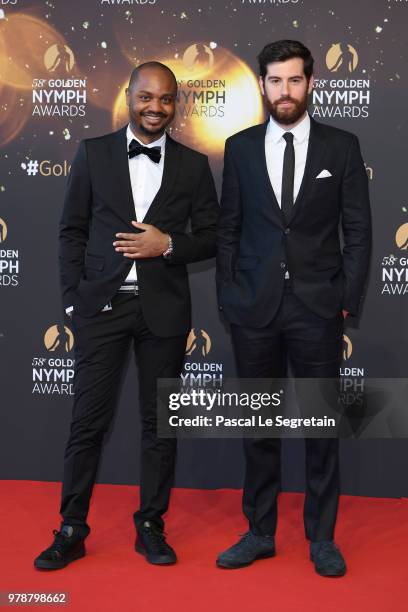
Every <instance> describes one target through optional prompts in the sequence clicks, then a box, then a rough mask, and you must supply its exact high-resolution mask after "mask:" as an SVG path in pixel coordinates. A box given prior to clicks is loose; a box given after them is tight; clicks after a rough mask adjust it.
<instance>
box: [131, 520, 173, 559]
mask: <svg viewBox="0 0 408 612" xmlns="http://www.w3.org/2000/svg"><path fill="white" fill-rule="evenodd" d="M135 550H136V552H138V553H140V554H141V555H143V556H144V557H146V560H147V561H148V562H149V563H152V564H153V565H172V564H173V563H176V561H177V557H176V553H175V552H174V550H173V549H172V547H171V546H169V545H168V544H167V542H166V538H165V536H164V533H163V531H162V530H161V529H159V527H157V526H156V525H154V524H153V523H150V522H149V521H145V522H144V523H143V524H142V525H141V526H140V527H138V528H137V538H136V543H135Z"/></svg>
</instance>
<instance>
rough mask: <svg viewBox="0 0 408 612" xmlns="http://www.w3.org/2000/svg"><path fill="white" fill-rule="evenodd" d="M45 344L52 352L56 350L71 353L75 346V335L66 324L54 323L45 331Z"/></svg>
mask: <svg viewBox="0 0 408 612" xmlns="http://www.w3.org/2000/svg"><path fill="white" fill-rule="evenodd" d="M44 345H45V348H46V349H47V351H49V352H50V353H52V352H54V351H58V352H61V351H62V352H65V353H69V352H70V351H72V349H73V347H74V336H73V334H72V331H71V330H70V329H69V327H67V326H66V325H58V324H57V325H52V326H51V327H50V328H48V329H47V331H46V332H45V335H44Z"/></svg>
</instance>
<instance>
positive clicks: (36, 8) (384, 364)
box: [0, 0, 408, 496]
mask: <svg viewBox="0 0 408 612" xmlns="http://www.w3.org/2000/svg"><path fill="white" fill-rule="evenodd" d="M407 25H408V2H407V1H403V0H359V1H358V2H355V1H352V0H330V1H328V0H188V1H187V0H127V1H125V0H86V2H84V1H80V0H70V1H69V2H67V1H64V0H0V95H1V114H0V147H1V149H0V156H1V157H0V158H1V175H0V299H1V306H0V352H1V371H0V385H1V394H0V402H1V427H0V454H1V463H0V465H1V473H0V477H1V478H5V479H9V478H10V479H36V480H59V479H60V478H61V475H62V462H63V452H64V446H65V441H66V438H67V435H68V429H69V422H70V414H71V406H72V399H73V397H72V394H73V391H72V379H73V366H74V351H73V347H74V345H75V336H74V334H73V330H72V329H71V327H70V325H69V321H67V320H64V317H63V313H62V306H61V302H60V295H59V283H58V269H57V232H58V221H59V217H60V214H61V207H62V202H63V195H64V189H65V185H66V180H67V175H68V173H69V170H70V163H71V160H72V158H73V155H74V153H75V150H76V148H77V146H78V143H79V142H80V140H81V139H83V138H88V137H92V136H97V135H101V134H105V133H107V132H110V131H113V130H116V129H118V128H119V127H121V126H122V125H124V124H125V123H126V121H127V108H126V105H125V87H126V85H127V82H128V78H129V74H130V72H131V70H132V68H133V67H134V66H136V65H138V64H139V63H142V62H144V61H148V60H153V59H154V60H159V61H161V62H164V63H166V64H167V65H168V66H170V67H171V68H172V70H174V72H175V74H176V76H177V79H178V81H179V85H180V87H179V100H178V109H177V116H176V120H175V121H174V124H173V126H172V129H171V134H172V136H173V137H174V138H176V139H179V140H180V141H182V142H183V143H185V144H187V145H189V146H192V147H194V148H196V149H198V150H200V151H202V152H204V153H207V154H208V155H209V157H210V161H211V166H212V169H213V172H214V176H215V179H216V182H217V187H218V189H219V188H220V184H221V176H222V163H223V160H222V156H223V149H224V142H225V139H226V138H227V137H228V136H230V135H231V134H233V133H235V132H238V131H239V130H242V129H244V128H246V127H248V126H251V125H254V124H256V123H260V122H262V121H263V120H264V111H263V107H262V101H261V98H260V94H259V89H258V83H257V62H256V56H257V54H258V52H259V51H260V50H261V48H262V47H263V46H264V45H265V44H266V43H268V42H271V41H273V40H276V39H282V38H294V39H299V40H300V41H302V42H303V43H305V44H306V45H307V46H308V47H309V48H310V49H311V51H312V53H313V56H314V58H315V65H316V70H315V77H316V86H315V89H314V91H313V94H312V96H311V99H310V113H311V115H312V116H313V117H314V118H315V119H317V120H319V121H322V122H325V123H326V122H327V123H329V124H332V125H335V126H338V127H340V128H344V129H347V130H350V131H352V132H354V133H355V134H357V135H358V137H359V138H360V142H361V147H362V152H363V156H364V160H365V164H366V170H367V175H368V177H369V182H370V191H371V202H372V213H373V224H374V248H373V254H372V262H371V270H370V277H369V280H368V292H367V298H366V301H365V306H364V310H363V313H362V316H361V318H360V319H359V320H349V321H348V322H347V326H346V329H345V336H344V362H343V365H342V368H341V376H342V378H343V379H344V380H343V383H344V388H345V390H346V392H347V394H348V395H347V394H346V401H347V397H350V402H355V401H356V397H358V396H359V394H361V393H362V392H363V391H364V385H365V382H366V381H367V379H368V378H371V377H405V376H406V375H407V355H408V317H407V304H408V198H407V194H406V185H405V181H406V176H407V171H406V160H407V156H406V143H407V139H408V125H407V107H406V84H407V76H408V67H407V66H408V62H407V60H408V58H407V51H406V29H407ZM190 272H191V276H190V280H191V288H192V294H193V305H194V309H193V313H194V317H193V325H194V327H193V329H192V330H191V333H190V336H189V339H188V343H187V347H186V359H185V365H184V369H183V374H182V376H183V378H185V380H186V381H189V380H190V381H194V382H195V383H196V382H197V381H200V380H201V381H210V380H219V379H220V378H222V377H227V376H233V375H234V374H235V370H234V360H233V355H232V348H231V342H230V336H229V334H228V328H227V326H226V325H225V324H224V323H223V321H222V319H220V316H219V313H218V309H217V305H216V299H215V287H214V262H212V261H211V262H205V263H202V264H199V265H195V266H192V267H191V269H190ZM407 400H408V398H407ZM407 409H408V406H407ZM107 438H108V439H107V443H106V447H105V453H104V458H103V461H102V465H101V468H100V472H99V480H100V481H101V482H110V483H137V482H138V470H139V424H138V386H137V373H136V369H135V365H134V363H133V362H131V361H130V362H129V368H128V372H127V376H126V379H125V381H124V387H123V392H122V395H121V399H120V402H119V405H118V409H117V413H116V417H115V423H114V427H113V428H112V431H111V432H110V433H109V434H108V436H107ZM341 447H342V483H343V484H342V488H343V492H344V493H351V494H357V495H358V494H359V495H376V496H407V495H408V484H407V479H406V469H405V466H406V465H407V459H408V441H407V440H403V439H394V440H391V439H387V440H385V439H383V440H356V439H354V440H343V441H342V445H341ZM179 448H180V450H179V461H178V473H177V485H178V486H188V487H240V486H241V485H242V477H243V457H242V451H241V443H240V441H239V440H228V441H227V440H186V441H182V442H181V443H180V447H179ZM303 478H304V462H303V443H302V441H301V440H297V441H296V440H294V441H292V440H291V441H286V443H284V467H283V483H284V488H285V489H286V490H302V488H303Z"/></svg>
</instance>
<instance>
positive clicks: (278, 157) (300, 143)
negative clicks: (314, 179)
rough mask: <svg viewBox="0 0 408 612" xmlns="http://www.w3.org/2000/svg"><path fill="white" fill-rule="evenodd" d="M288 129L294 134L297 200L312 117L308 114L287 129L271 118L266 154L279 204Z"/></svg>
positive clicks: (267, 133)
mask: <svg viewBox="0 0 408 612" xmlns="http://www.w3.org/2000/svg"><path fill="white" fill-rule="evenodd" d="M287 131H289V132H292V134H293V146H294V148H295V180H294V184H293V201H294V202H295V201H296V198H297V195H298V193H299V189H300V184H301V182H302V179H303V174H304V172H305V165H306V155H307V147H308V144H309V134H310V117H309V115H308V114H306V116H305V117H304V119H302V121H301V122H300V123H298V124H297V126H295V127H294V128H292V129H291V130H285V129H284V128H283V127H281V126H280V125H279V124H278V123H276V121H274V120H273V119H272V117H271V118H270V120H269V123H268V127H267V129H266V135H265V156H266V166H267V168H268V174H269V179H270V181H271V185H272V188H273V190H274V192H275V196H276V199H277V200H278V204H279V206H281V196H282V173H283V156H284V154H285V147H286V141H285V140H284V138H283V134H285V133H286V132H287Z"/></svg>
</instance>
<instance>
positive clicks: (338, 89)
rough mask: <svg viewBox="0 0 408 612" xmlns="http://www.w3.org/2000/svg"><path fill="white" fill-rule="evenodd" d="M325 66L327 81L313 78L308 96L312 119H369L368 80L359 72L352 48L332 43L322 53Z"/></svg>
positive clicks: (354, 49) (339, 43) (350, 45)
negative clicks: (311, 103) (311, 106)
mask: <svg viewBox="0 0 408 612" xmlns="http://www.w3.org/2000/svg"><path fill="white" fill-rule="evenodd" d="M325 64H326V68H327V71H328V73H329V74H330V78H326V76H325V75H324V74H323V75H317V76H316V77H315V80H314V87H313V92H312V102H313V108H312V112H311V114H312V116H313V117H318V118H319V117H343V118H349V119H353V118H360V119H364V118H365V117H368V115H369V105H370V79H369V78H367V77H366V73H367V70H366V69H365V68H361V69H360V70H359V72H361V74H357V68H358V67H359V66H360V58H359V54H358V52H357V50H356V48H355V47H354V46H353V45H352V44H350V43H344V42H335V43H333V44H332V45H331V46H330V47H329V49H328V50H327V52H326V56H325Z"/></svg>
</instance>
